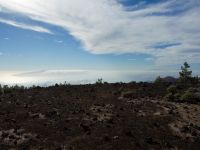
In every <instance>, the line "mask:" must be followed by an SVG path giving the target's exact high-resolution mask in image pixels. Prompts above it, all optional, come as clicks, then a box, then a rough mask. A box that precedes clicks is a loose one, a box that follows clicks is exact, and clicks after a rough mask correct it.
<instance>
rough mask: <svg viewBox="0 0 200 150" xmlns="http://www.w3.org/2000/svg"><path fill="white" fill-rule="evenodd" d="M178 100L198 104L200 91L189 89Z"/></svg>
mask: <svg viewBox="0 0 200 150" xmlns="http://www.w3.org/2000/svg"><path fill="white" fill-rule="evenodd" d="M180 100H181V101H183V102H188V103H197V102H200V89H199V88H189V89H187V90H186V91H185V92H184V94H183V95H182V96H181V97H180Z"/></svg>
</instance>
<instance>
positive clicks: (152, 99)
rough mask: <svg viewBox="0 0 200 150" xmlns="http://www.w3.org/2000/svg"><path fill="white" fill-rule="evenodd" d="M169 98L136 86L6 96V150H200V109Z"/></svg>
mask: <svg viewBox="0 0 200 150" xmlns="http://www.w3.org/2000/svg"><path fill="white" fill-rule="evenodd" d="M138 89H140V90H139V91H138ZM123 91H136V92H135V94H136V95H135V96H133V95H132V96H124V95H123ZM163 94H164V90H163V91H162V88H161V87H153V86H152V85H148V84H147V85H146V84H145V85H143V84H142V85H137V86H136V85H135V84H134V83H133V84H103V85H82V86H81V85H79V86H69V85H66V86H57V87H49V88H33V89H29V90H25V91H16V92H12V93H9V94H4V95H1V96H0V149H1V150H4V149H5V150H6V149H40V150H42V149H50V150H51V149H52V150H61V149H63V150H64V149H66V150H68V149H69V150H80V149H81V150H111V149H113V150H137V149H158V150H160V149H166V150H168V149H169V150H177V149H183V150H189V149H192V150H198V149H199V148H200V105H199V104H184V103H173V102H165V101H163V100H162V98H161V97H162V95H163Z"/></svg>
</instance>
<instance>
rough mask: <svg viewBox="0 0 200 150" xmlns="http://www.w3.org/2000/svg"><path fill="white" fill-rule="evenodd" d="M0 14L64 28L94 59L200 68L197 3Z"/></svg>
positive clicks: (62, 4) (64, 5)
mask: <svg viewBox="0 0 200 150" xmlns="http://www.w3.org/2000/svg"><path fill="white" fill-rule="evenodd" d="M0 8H1V11H2V12H4V13H11V14H13V13H15V14H17V15H20V16H24V17H28V18H30V19H32V20H36V21H41V22H45V23H49V24H52V25H56V26H59V27H62V28H64V29H65V30H66V31H67V32H69V33H70V34H71V35H72V36H73V37H74V38H76V39H77V40H79V41H80V42H81V43H82V44H83V46H84V48H85V50H87V51H89V52H91V53H94V54H107V53H113V54H123V53H143V54H148V55H151V56H152V59H154V60H155V62H156V63H157V64H170V63H179V62H183V61H185V60H188V61H189V62H190V63H200V49H199V47H200V41H199V39H200V28H199V27H200V19H198V18H199V14H200V2H199V1H198V0H190V1H187V0H182V1H176V0H168V1H165V2H162V3H157V4H145V3H140V4H139V5H135V6H128V7H127V6H123V5H122V4H121V3H120V2H119V0H85V1H83V0H73V1H72V0H34V1H33V0H6V1H5V0H0ZM1 22H2V21H1ZM4 22H5V21H4ZM5 23H6V22H5ZM7 24H8V22H7ZM17 25H19V23H15V26H17ZM21 25H23V24H21ZM27 28H28V27H27ZM29 29H30V28H29ZM40 30H43V31H44V32H45V31H46V32H50V31H49V30H45V29H41V28H40Z"/></svg>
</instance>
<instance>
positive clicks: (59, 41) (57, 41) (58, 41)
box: [55, 40, 63, 43]
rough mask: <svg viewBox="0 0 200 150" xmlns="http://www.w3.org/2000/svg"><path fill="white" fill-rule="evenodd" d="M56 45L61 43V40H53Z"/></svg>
mask: <svg viewBox="0 0 200 150" xmlns="http://www.w3.org/2000/svg"><path fill="white" fill-rule="evenodd" d="M55 42H56V43H63V41H62V40H55Z"/></svg>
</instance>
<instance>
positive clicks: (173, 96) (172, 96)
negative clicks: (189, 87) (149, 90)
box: [165, 85, 180, 101]
mask: <svg viewBox="0 0 200 150" xmlns="http://www.w3.org/2000/svg"><path fill="white" fill-rule="evenodd" d="M179 98H180V94H179V93H178V90H177V87H176V86H175V85H170V86H169V87H168V88H167V94H166V96H165V99H166V100H168V101H177V100H178V99H179Z"/></svg>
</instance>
